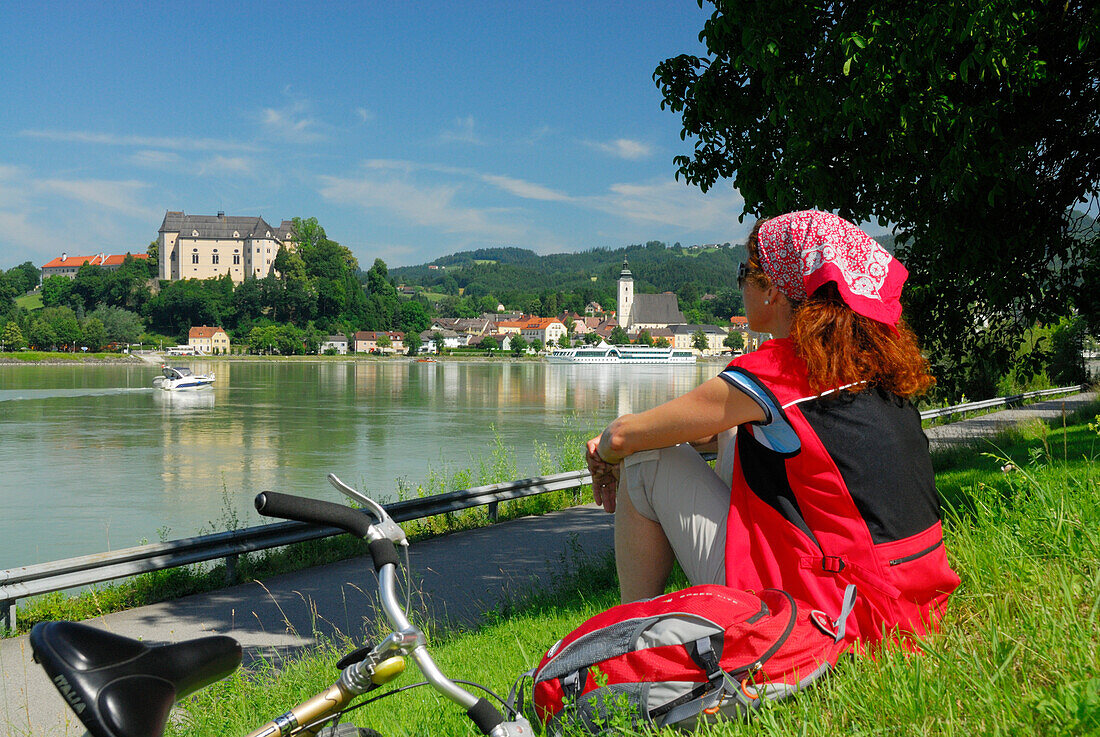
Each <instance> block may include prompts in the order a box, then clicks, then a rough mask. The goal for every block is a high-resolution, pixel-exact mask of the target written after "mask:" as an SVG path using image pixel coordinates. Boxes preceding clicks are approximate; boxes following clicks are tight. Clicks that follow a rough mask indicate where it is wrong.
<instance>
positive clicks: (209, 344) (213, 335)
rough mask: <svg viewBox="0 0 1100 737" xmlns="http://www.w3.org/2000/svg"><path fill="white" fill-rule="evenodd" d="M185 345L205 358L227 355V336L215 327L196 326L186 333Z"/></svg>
mask: <svg viewBox="0 0 1100 737" xmlns="http://www.w3.org/2000/svg"><path fill="white" fill-rule="evenodd" d="M187 345H189V346H191V347H192V348H194V349H195V350H196V351H197V352H198V353H201V354H203V355H206V356H212V355H217V354H222V355H224V354H226V353H229V335H228V334H227V333H226V332H225V331H224V330H222V329H221V328H217V327H208V326H206V325H198V326H196V327H193V328H191V329H190V330H188V331H187Z"/></svg>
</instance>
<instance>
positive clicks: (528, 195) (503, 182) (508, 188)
mask: <svg viewBox="0 0 1100 737" xmlns="http://www.w3.org/2000/svg"><path fill="white" fill-rule="evenodd" d="M478 176H479V177H480V178H481V180H482V181H484V182H487V183H489V184H492V185H493V186H495V187H499V188H500V189H502V190H504V191H505V192H508V193H509V194H513V195H515V196H516V197H522V198H523V199H525V200H541V201H543V202H570V201H572V199H573V198H572V197H570V196H569V195H567V194H565V193H564V192H558V191H557V190H553V189H550V188H549V187H544V186H542V185H541V184H535V183H534V182H528V181H525V180H523V179H513V178H512V177H505V176H500V175H499V174H480V175H478Z"/></svg>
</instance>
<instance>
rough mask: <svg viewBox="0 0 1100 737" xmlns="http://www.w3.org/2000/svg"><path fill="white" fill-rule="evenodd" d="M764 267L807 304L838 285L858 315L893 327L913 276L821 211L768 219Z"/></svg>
mask: <svg viewBox="0 0 1100 737" xmlns="http://www.w3.org/2000/svg"><path fill="white" fill-rule="evenodd" d="M757 237H758V242H757V244H758V248H759V251H760V265H761V266H762V267H763V269H764V272H765V273H766V274H767V275H768V278H769V279H771V280H772V282H773V283H774V284H775V286H776V287H777V288H778V289H779V291H780V292H782V293H783V294H785V295H787V297H788V298H790V299H793V300H797V301H802V300H804V299H806V297H807V296H808V295H811V294H813V293H814V291H816V290H817V288H818V287H820V286H821V285H823V284H827V283H829V282H834V283H835V284H836V286H837V289H838V290H839V291H840V296H841V299H843V300H844V303H845V304H847V305H848V306H849V307H851V308H852V311H853V312H856V313H857V314H860V315H863V316H865V317H869V318H871V319H872V320H877V321H878V322H881V323H885V324H887V325H889V326H891V327H894V326H896V325H897V323H898V320H899V319H900V318H901V302H899V301H898V298H899V297H900V296H901V287H902V285H903V284H905V280H906V279H907V278H909V272H908V271H907V270H906V268H905V267H904V266H902V265H901V262H899V261H898V260H897V259H895V258H894V257H893V256H891V255H890V254H889V252H887V250H886V249H885V248H883V247H882V246H880V245H879V244H878V243H876V242H875V241H874V240H872V239H871V237H870V236H869V235H867V234H866V233H864V232H863V231H862V230H860V229H859V228H857V227H856V226H855V225H853V224H852V223H850V222H848V221H847V220H845V219H843V218H840V217H837V216H836V215H833V214H832V213H828V212H820V211H818V210H802V211H801V212H789V213H787V214H786V215H780V216H779V217H776V218H772V219H771V220H766V221H765V222H764V223H763V224H762V225H761V226H760V230H759V231H758V232H757Z"/></svg>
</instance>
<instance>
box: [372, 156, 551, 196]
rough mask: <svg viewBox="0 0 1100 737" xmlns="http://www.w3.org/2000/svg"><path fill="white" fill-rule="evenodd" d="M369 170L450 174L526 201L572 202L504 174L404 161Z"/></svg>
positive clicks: (390, 161)
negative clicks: (480, 182) (478, 182)
mask: <svg viewBox="0 0 1100 737" xmlns="http://www.w3.org/2000/svg"><path fill="white" fill-rule="evenodd" d="M363 166H365V167H366V168H368V169H389V170H394V171H401V172H404V173H406V174H411V173H412V172H416V171H429V172H435V173H438V174H449V175H452V176H459V177H463V178H466V179H470V180H480V181H482V182H485V183H486V184H491V185H492V186H494V187H496V188H497V189H501V190H503V191H505V192H507V193H508V194H511V195H515V196H516V197H521V198H523V199H525V200H540V201H543V202H570V201H572V200H573V198H572V197H571V196H569V195H568V194H566V193H564V192H559V191H557V190H554V189H550V188H549V187H545V186H543V185H541V184H536V183H535V182H528V181H526V180H524V179H516V178H514V177H508V176H504V175H502V174H486V173H484V172H479V171H477V170H475V169H466V168H462V167H457V166H443V165H440V164H418V163H417V162H415V161H406V160H402V159H370V160H368V161H365V162H363Z"/></svg>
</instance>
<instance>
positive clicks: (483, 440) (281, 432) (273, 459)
mask: <svg viewBox="0 0 1100 737" xmlns="http://www.w3.org/2000/svg"><path fill="white" fill-rule="evenodd" d="M180 365H186V366H188V367H190V368H191V369H192V370H193V371H195V372H198V373H206V372H210V371H214V372H216V375H217V381H216V382H215V383H214V385H213V387H212V388H206V389H203V390H199V391H175V392H174V391H163V390H160V389H153V388H151V385H152V380H153V377H154V376H156V375H157V374H158V371H157V368H156V367H155V366H148V367H140V366H136V367H135V366H125V367H122V366H116V367H99V366H86V367H82V368H81V369H80V370H73V369H72V368H71V367H49V366H37V367H7V366H0V399H3V398H5V397H7V398H10V399H12V400H15V399H16V398H18V399H20V400H23V401H4V402H2V403H0V479H3V481H0V506H2V508H3V509H4V510H5V515H4V517H3V519H2V520H0V568H8V567H11V566H15V565H23V564H27V563H33V562H38V561H42V560H54V559H57V558H62V557H67V556H70V555H78V554H85V553H95V552H99V551H103V550H108V549H111V548H118V547H125V546H129V545H133V544H135V543H137V542H138V541H140V540H141V539H143V538H145V539H156V537H157V535H158V529H160V528H163V527H170V528H171V532H170V536H171V537H182V536H185V535H190V534H194V533H195V532H197V531H198V530H199V529H200V528H206V529H211V528H218V527H220V526H223V524H224V523H223V522H219V520H221V519H222V518H224V517H226V515H227V514H229V515H230V516H231V515H232V514H235V515H237V517H238V519H239V523H240V524H241V525H251V524H256V523H258V522H259V520H258V519H257V518H256V517H255V514H254V512H253V510H252V508H251V499H252V497H253V496H254V495H255V493H256V492H258V491H262V490H265V489H271V490H275V491H286V492H290V493H297V494H305V495H307V496H315V497H318V498H331V496H332V491H331V489H330V488H329V486H328V484H327V483H325V480H324V478H325V474H326V473H328V472H330V471H331V472H335V473H336V474H337V475H338V476H340V477H341V478H344V479H345V480H347V481H348V482H349V483H353V484H354V485H356V486H359V487H360V488H363V489H366V490H368V491H369V492H370V493H372V494H375V495H377V496H379V497H380V498H392V497H393V495H394V494H395V491H396V486H397V485H396V479H399V478H404V479H408V480H409V481H410V482H411V483H412V484H413V485H414V486H415V485H416V484H419V483H422V482H423V481H424V480H425V479H426V478H427V476H428V473H429V469H431V470H433V471H436V472H439V471H441V470H443V471H446V470H447V469H450V470H451V472H453V471H457V470H460V469H466V468H469V469H472V470H473V471H474V474H475V476H476V474H477V473H478V469H479V463H480V462H481V461H485V460H489V459H490V457H491V453H492V449H493V446H494V443H495V438H496V437H498V436H499V438H500V440H501V442H502V443H503V444H504V445H505V446H506V447H508V448H511V449H512V450H513V451H514V455H515V460H516V464H517V466H518V472H519V473H520V474H523V475H526V474H528V473H537V472H538V465H537V462H536V460H535V459H536V452H535V448H534V443H535V442H538V443H541V444H544V445H547V446H549V447H550V449H551V451H552V452H553V451H554V450H556V447H555V446H556V443H557V442H558V437H559V435H560V434H561V433H562V430H563V429H565V430H570V431H573V432H577V433H583V432H588V431H589V430H592V429H594V428H598V427H602V426H603V424H605V423H606V422H608V421H610V420H611V419H612V418H614V417H615V416H617V415H619V414H623V413H627V412H638V411H641V410H644V409H647V408H649V407H652V406H655V405H656V404H659V403H660V402H662V401H665V400H666V399H669V398H671V397H672V396H675V395H678V394H681V393H683V392H685V391H688V390H690V389H691V388H693V387H694V386H696V385H698V384H699V383H701V382H702V381H704V380H705V379H707V378H709V377H710V376H713V375H714V374H715V373H717V371H718V370H719V367H718V366H717V365H707V364H699V365H696V366H675V367H669V366H632V367H616V366H570V365H547V364H539V363H526V362H525V363H511V362H501V363H495V362H494V363H473V362H471V363H457V362H439V363H416V362H412V361H401V360H392V361H323V362H321V361H319V362H301V363H297V362H295V363H282V362H264V361H255V362H240V361H217V360H188V361H181V362H180ZM28 400H29V401H28ZM476 481H477V479H476V478H475V482H476ZM223 494H224V499H223ZM59 530H60V531H61V532H62V534H60V535H59V534H57V532H58V531H59Z"/></svg>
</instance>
